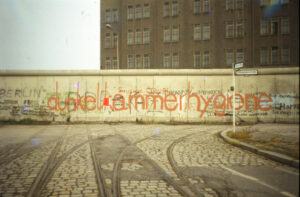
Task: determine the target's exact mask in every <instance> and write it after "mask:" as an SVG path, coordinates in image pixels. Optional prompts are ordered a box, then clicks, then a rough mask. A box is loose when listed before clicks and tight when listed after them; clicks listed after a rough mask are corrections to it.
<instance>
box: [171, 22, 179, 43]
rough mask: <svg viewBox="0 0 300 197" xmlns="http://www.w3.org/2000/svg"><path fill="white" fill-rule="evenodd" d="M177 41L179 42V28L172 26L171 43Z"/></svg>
mask: <svg viewBox="0 0 300 197" xmlns="http://www.w3.org/2000/svg"><path fill="white" fill-rule="evenodd" d="M178 40H179V27H178V26H173V29H172V41H173V42H178Z"/></svg>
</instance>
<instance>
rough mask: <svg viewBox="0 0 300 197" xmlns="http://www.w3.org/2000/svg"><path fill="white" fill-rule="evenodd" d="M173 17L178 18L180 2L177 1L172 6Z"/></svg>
mask: <svg viewBox="0 0 300 197" xmlns="http://www.w3.org/2000/svg"><path fill="white" fill-rule="evenodd" d="M172 16H178V2H177V1H175V2H173V4H172Z"/></svg>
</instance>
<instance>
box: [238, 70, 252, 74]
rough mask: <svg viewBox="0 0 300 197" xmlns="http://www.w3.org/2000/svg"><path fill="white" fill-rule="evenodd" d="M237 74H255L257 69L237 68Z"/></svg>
mask: <svg viewBox="0 0 300 197" xmlns="http://www.w3.org/2000/svg"><path fill="white" fill-rule="evenodd" d="M236 74H237V75H257V70H238V71H236Z"/></svg>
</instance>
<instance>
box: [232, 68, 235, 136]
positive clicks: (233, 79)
mask: <svg viewBox="0 0 300 197" xmlns="http://www.w3.org/2000/svg"><path fill="white" fill-rule="evenodd" d="M234 69H235V68H234V63H233V64H232V87H233V97H232V100H233V101H232V102H233V108H232V112H233V113H232V126H233V132H234V133H235V73H234Z"/></svg>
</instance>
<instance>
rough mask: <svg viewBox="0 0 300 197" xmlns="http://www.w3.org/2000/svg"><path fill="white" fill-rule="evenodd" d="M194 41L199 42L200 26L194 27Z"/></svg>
mask: <svg viewBox="0 0 300 197" xmlns="http://www.w3.org/2000/svg"><path fill="white" fill-rule="evenodd" d="M194 40H201V25H200V24H196V25H195V26H194Z"/></svg>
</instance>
